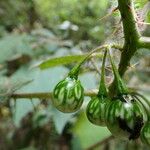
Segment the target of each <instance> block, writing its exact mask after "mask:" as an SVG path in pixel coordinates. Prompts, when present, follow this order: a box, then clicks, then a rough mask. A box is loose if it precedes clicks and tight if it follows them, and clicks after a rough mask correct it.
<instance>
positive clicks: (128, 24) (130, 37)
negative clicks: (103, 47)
mask: <svg viewBox="0 0 150 150" xmlns="http://www.w3.org/2000/svg"><path fill="white" fill-rule="evenodd" d="M118 8H119V11H120V14H121V19H122V25H123V32H124V38H125V41H124V47H123V52H122V54H121V59H120V63H119V73H120V75H121V76H123V75H124V73H125V71H126V70H127V67H128V66H129V63H130V60H131V58H132V56H133V55H134V53H135V52H136V51H137V45H138V41H139V38H140V33H139V30H138V27H137V25H136V20H135V11H134V6H133V1H132V0H118Z"/></svg>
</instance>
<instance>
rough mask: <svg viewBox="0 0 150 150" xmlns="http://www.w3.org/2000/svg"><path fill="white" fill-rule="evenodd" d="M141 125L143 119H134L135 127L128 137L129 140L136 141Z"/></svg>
mask: <svg viewBox="0 0 150 150" xmlns="http://www.w3.org/2000/svg"><path fill="white" fill-rule="evenodd" d="M143 125H144V122H143V118H142V117H140V116H138V117H136V120H135V126H134V128H133V130H132V132H131V135H130V136H129V140H134V139H137V138H138V137H139V136H140V131H141V128H142V126H143Z"/></svg>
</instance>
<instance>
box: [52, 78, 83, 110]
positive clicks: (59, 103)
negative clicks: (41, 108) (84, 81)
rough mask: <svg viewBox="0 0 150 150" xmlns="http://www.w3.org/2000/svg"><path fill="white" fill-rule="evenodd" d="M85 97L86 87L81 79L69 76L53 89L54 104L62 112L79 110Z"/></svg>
mask: <svg viewBox="0 0 150 150" xmlns="http://www.w3.org/2000/svg"><path fill="white" fill-rule="evenodd" d="M83 98H84V89H83V87H82V85H81V83H80V81H79V80H76V79H74V78H70V77H67V78H65V79H64V80H62V81H60V82H59V83H58V84H57V85H56V87H55V88H54V91H53V100H52V102H53V105H54V106H55V107H56V108H57V109H58V110H59V111H62V112H65V113H69V112H75V111H77V110H78V109H79V108H80V107H81V105H82V103H83Z"/></svg>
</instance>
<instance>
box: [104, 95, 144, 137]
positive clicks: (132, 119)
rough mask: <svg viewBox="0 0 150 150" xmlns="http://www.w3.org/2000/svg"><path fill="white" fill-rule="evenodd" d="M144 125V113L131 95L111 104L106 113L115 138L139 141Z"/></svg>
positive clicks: (119, 98) (117, 99) (107, 121)
mask: <svg viewBox="0 0 150 150" xmlns="http://www.w3.org/2000/svg"><path fill="white" fill-rule="evenodd" d="M143 123H144V117H143V112H142V110H141V109H140V107H139V105H138V104H137V103H136V100H135V99H133V98H132V97H131V96H130V95H122V96H120V97H118V98H114V99H113V100H112V101H111V102H110V104H109V106H108V108H107V113H106V124H107V127H108V129H109V130H110V132H111V133H112V134H113V135H114V136H115V137H118V138H121V139H137V138H138V137H139V136H140V131H141V128H142V126H143Z"/></svg>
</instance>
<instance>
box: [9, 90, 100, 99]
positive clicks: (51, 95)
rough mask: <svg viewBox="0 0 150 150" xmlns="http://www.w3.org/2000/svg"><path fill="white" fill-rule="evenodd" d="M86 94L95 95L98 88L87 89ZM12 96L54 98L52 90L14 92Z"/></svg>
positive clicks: (15, 97)
mask: <svg viewBox="0 0 150 150" xmlns="http://www.w3.org/2000/svg"><path fill="white" fill-rule="evenodd" d="M84 95H85V96H90V97H91V96H95V95H97V90H90V91H85V93H84ZM10 97H11V98H14V99H20V98H27V99H32V98H38V99H43V100H44V99H51V98H53V94H52V93H50V92H43V93H14V94H12V95H11V96H10Z"/></svg>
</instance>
